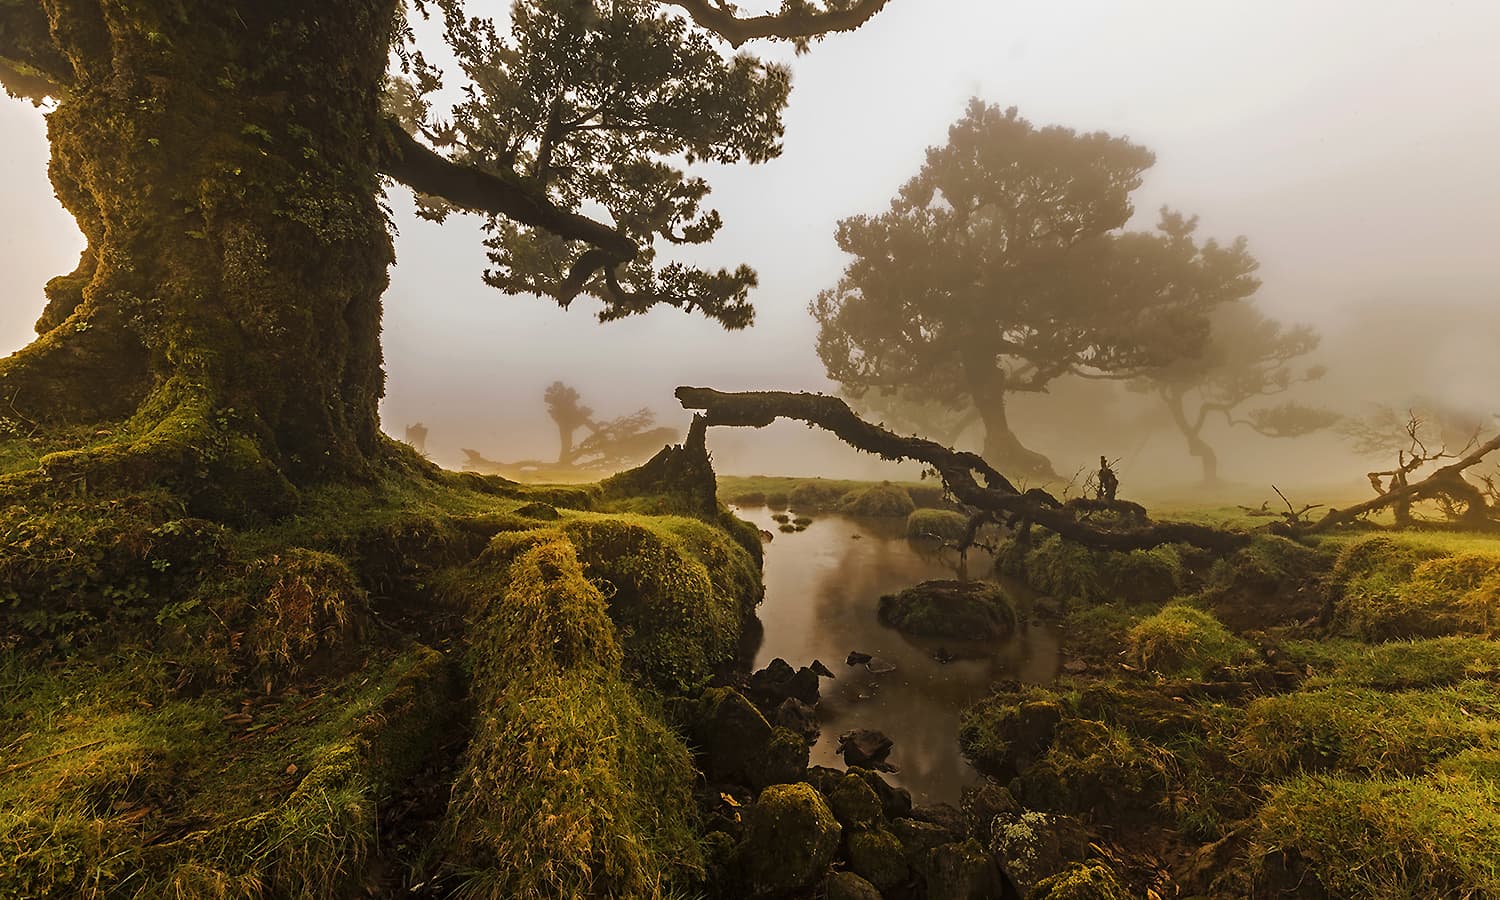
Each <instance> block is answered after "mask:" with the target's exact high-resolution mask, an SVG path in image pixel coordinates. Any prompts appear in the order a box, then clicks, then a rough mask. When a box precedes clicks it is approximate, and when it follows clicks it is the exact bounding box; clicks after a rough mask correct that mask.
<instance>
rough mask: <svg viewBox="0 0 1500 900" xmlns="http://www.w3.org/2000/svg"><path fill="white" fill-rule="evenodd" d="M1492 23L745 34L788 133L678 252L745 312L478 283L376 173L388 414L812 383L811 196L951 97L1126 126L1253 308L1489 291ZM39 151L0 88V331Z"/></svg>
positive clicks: (1051, 20)
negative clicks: (1251, 283)
mask: <svg viewBox="0 0 1500 900" xmlns="http://www.w3.org/2000/svg"><path fill="white" fill-rule="evenodd" d="M1497 46H1500V3H1497V2H1495V0H1462V2H1438V0H1425V2H1416V0H1370V2H1357V0H1299V2H1292V0H1232V2H1231V0H1219V2H1215V0H1109V2H1106V0H1096V2H1083V0H1045V2H1044V0H1031V2H1013V0H892V2H891V4H890V5H889V7H887V9H886V11H885V12H883V13H881V14H880V15H879V16H877V17H876V18H875V20H873V21H872V22H871V23H870V24H869V25H867V26H866V27H864V28H863V29H861V30H860V31H858V32H855V33H853V34H849V35H841V36H838V37H835V38H831V39H829V40H827V41H824V42H823V43H821V44H818V45H816V46H814V48H813V50H812V52H811V53H810V54H808V55H806V56H803V57H800V58H796V59H792V58H791V55H790V53H789V51H787V50H785V49H784V48H780V47H759V48H755V49H757V50H759V51H760V52H763V53H764V54H766V55H770V56H776V57H778V58H786V59H789V60H791V61H792V65H793V68H794V82H793V83H794V89H793V92H792V99H791V106H790V108H789V109H788V110H787V113H786V125H787V134H786V152H785V153H784V155H783V156H782V157H781V158H780V159H778V160H775V161H773V162H771V163H768V164H765V165H761V166H753V167H735V168H723V167H708V168H709V173H708V177H709V179H710V182H711V183H712V184H713V185H714V188H715V191H714V194H713V196H712V197H711V198H710V199H711V201H712V202H713V205H715V206H716V207H717V208H718V209H719V210H720V211H721V212H722V213H723V214H724V218H725V220H726V225H725V228H724V230H723V232H722V233H721V237H720V239H719V240H717V241H716V242H715V244H714V245H712V246H711V247H709V248H704V249H703V250H701V251H700V252H698V253H697V255H696V257H695V258H697V259H698V260H700V261H704V262H709V263H713V264H724V265H733V264H736V263H739V262H742V261H743V262H748V263H750V264H751V265H753V266H754V267H756V268H757V269H758V270H759V272H760V276H761V287H760V289H759V290H758V291H757V292H756V294H755V302H756V306H757V308H758V310H759V314H758V318H757V324H756V326H755V327H754V328H753V329H751V330H750V331H749V332H741V333H733V334H728V333H724V332H723V331H721V330H720V329H718V328H717V327H716V326H714V325H712V324H710V323H708V322H706V321H704V320H701V319H698V318H694V317H690V316H685V315H683V314H681V313H678V312H676V311H674V310H661V311H657V312H654V313H652V314H650V315H648V316H646V317H639V318H636V319H633V320H628V321H624V322H617V323H612V324H609V325H600V324H598V323H597V322H596V321H595V319H594V318H593V315H592V313H593V310H592V309H587V308H585V304H584V302H583V301H580V303H579V304H578V305H576V306H575V307H574V309H573V310H572V311H570V312H566V313H565V312H562V311H560V310H558V309H556V308H555V307H554V306H552V305H551V304H550V303H548V302H546V301H541V300H537V299H535V298H523V297H507V296H503V295H501V294H499V293H498V292H496V291H494V290H493V289H490V288H487V287H485V286H484V285H483V284H482V283H481V282H480V280H479V274H480V272H481V271H482V269H483V267H484V264H485V259H484V255H483V252H482V248H481V245H480V241H479V236H478V228H477V224H476V222H475V221H474V220H464V219H453V220H450V221H449V222H448V223H446V224H445V225H442V226H436V225H432V224H429V223H425V222H421V221H419V220H416V219H415V218H414V217H413V216H411V215H410V213H409V210H410V202H409V198H408V196H407V194H406V193H405V192H404V191H402V190H393V191H392V201H393V205H394V206H395V208H396V210H397V211H398V216H397V218H398V226H399V228H400V235H399V237H398V238H397V240H396V247H397V256H398V264H397V267H396V268H395V270H394V271H393V273H392V285H391V289H390V291H389V293H388V294H387V297H386V313H385V356H386V362H387V371H388V372H389V384H388V396H387V398H386V401H385V404H384V417H385V424H386V428H387V430H388V431H391V432H392V433H394V434H397V435H399V434H400V433H401V430H402V427H403V426H404V425H405V424H407V423H410V422H413V421H416V420H419V419H420V420H423V421H425V422H426V424H427V425H428V427H429V428H430V429H431V436H430V437H429V447H430V449H431V450H433V451H434V455H435V456H436V457H437V458H438V459H439V461H441V462H445V463H448V464H450V465H455V464H457V463H458V462H459V460H460V455H459V453H458V448H459V447H474V448H477V449H480V450H481V451H483V452H485V453H486V455H491V456H496V457H505V458H515V457H520V456H533V455H539V456H546V455H549V454H551V453H553V452H555V443H554V442H555V432H553V431H552V429H551V427H550V424H549V423H548V422H547V420H546V418H545V413H544V411H543V408H542V404H541V392H542V389H543V388H544V387H545V385H546V384H547V383H549V382H550V381H552V380H553V379H557V378H562V379H564V380H567V381H569V382H571V383H572V384H574V385H575V386H576V387H577V388H578V389H579V390H580V392H581V393H582V394H583V395H584V398H585V400H586V401H588V402H589V403H590V405H592V406H593V407H594V409H595V410H596V411H597V412H599V413H600V414H603V415H613V414H618V413H624V412H627V411H629V410H631V409H634V408H637V407H640V406H643V405H646V406H651V407H653V408H655V409H656V410H657V411H658V412H659V413H661V414H663V416H664V418H669V419H674V423H675V422H676V421H680V419H681V417H680V414H678V413H677V412H676V411H675V410H674V407H675V404H674V402H673V401H672V397H671V390H672V388H673V387H674V386H675V385H677V384H682V383H694V384H705V385H712V386H718V387H724V388H754V387H763V388H786V389H817V390H824V389H828V384H827V382H826V381H825V380H824V378H823V376H822V369H821V365H820V364H819V362H818V361H817V358H816V356H815V355H814V353H813V335H814V326H813V323H812V321H811V319H810V318H809V316H808V314H807V311H806V306H807V302H808V300H809V299H810V298H811V297H812V296H813V295H815V294H816V292H817V291H818V290H819V289H820V288H823V287H826V286H829V285H831V284H832V283H833V282H834V281H836V279H837V278H838V275H839V272H840V270H841V269H842V267H843V265H844V260H843V259H842V258H841V255H840V254H839V252H838V250H837V248H836V247H835V246H834V243H833V227H834V223H835V222H836V220H837V219H839V218H840V217H843V216H848V215H852V214H855V213H860V212H878V211H880V210H881V209H882V208H883V207H884V206H885V205H886V204H887V203H888V202H889V199H890V197H891V195H892V193H893V192H894V191H895V190H896V188H897V187H898V186H899V185H900V184H901V183H902V182H903V181H904V180H905V179H907V178H908V177H910V176H911V175H912V174H914V173H915V171H916V169H917V167H918V166H919V165H920V164H921V161H922V157H923V152H924V150H925V148H926V147H927V146H929V145H931V144H934V143H940V142H941V141H943V140H944V139H945V135H946V129H947V126H948V125H949V124H950V123H951V122H952V121H953V120H955V119H956V118H957V117H958V116H959V115H960V114H961V113H962V110H963V107H964V105H965V103H966V101H967V99H968V97H970V96H971V95H977V96H979V97H981V98H983V99H984V100H986V101H989V102H993V103H998V104H1001V105H1007V106H1008V105H1015V106H1017V107H1019V108H1020V111H1021V113H1022V115H1024V116H1026V117H1027V118H1029V119H1031V120H1032V121H1033V122H1034V123H1036V124H1038V125H1043V124H1061V125H1067V126H1070V127H1074V128H1078V129H1082V130H1096V129H1103V130H1107V131H1111V132H1114V133H1118V134H1123V135H1128V136H1129V137H1131V138H1132V139H1134V140H1136V141H1137V142H1140V143H1144V144H1146V145H1147V146H1149V147H1150V148H1151V149H1152V150H1154V151H1155V152H1156V155H1157V164H1156V166H1155V168H1154V169H1152V171H1151V172H1150V173H1149V176H1148V178H1147V181H1146V184H1145V186H1144V187H1143V188H1142V190H1141V191H1139V192H1138V193H1137V195H1136V207H1137V210H1138V213H1139V216H1140V219H1141V221H1140V224H1142V225H1149V224H1151V222H1152V221H1154V217H1155V209H1156V207H1157V206H1159V205H1160V204H1162V203H1168V204H1171V205H1172V206H1174V207H1177V208H1180V209H1183V210H1185V211H1187V212H1191V213H1197V214H1199V215H1200V216H1201V217H1202V223H1203V229H1204V232H1205V233H1206V234H1209V235H1214V236H1219V237H1222V238H1226V239H1227V238H1232V237H1234V236H1236V235H1239V234H1244V235H1246V236H1248V237H1249V239H1250V245H1251V249H1252V251H1253V252H1254V253H1255V254H1256V255H1257V256H1258V257H1259V258H1260V260H1261V262H1262V270H1261V276H1262V278H1263V280H1264V286H1263V288H1262V289H1261V293H1260V301H1261V302H1262V304H1263V305H1264V307H1265V308H1266V309H1267V310H1268V311H1270V312H1271V313H1273V314H1275V315H1278V316H1282V317H1286V318H1290V319H1296V320H1301V321H1309V322H1313V323H1314V324H1317V325H1319V326H1321V327H1323V328H1325V329H1327V330H1329V331H1330V332H1331V333H1333V332H1338V331H1339V330H1340V329H1343V328H1344V327H1345V326H1346V325H1347V324H1348V323H1350V322H1353V321H1357V320H1358V318H1359V316H1360V314H1361V313H1360V310H1361V309H1366V308H1368V307H1369V305H1370V304H1373V303H1376V302H1386V301H1397V302H1402V303H1411V304H1423V305H1424V306H1436V305H1449V306H1451V305H1455V304H1456V305H1458V306H1459V307H1464V306H1470V307H1473V308H1475V309H1480V310H1483V309H1486V308H1487V309H1489V310H1495V309H1500V289H1497V285H1500V253H1497V251H1496V246H1497V242H1500V239H1497V232H1500V227H1497V224H1500V223H1497V219H1500V175H1497V172H1496V160H1500V57H1497V50H1496V47H1497ZM46 153H47V148H46V141H45V136H44V121H43V119H42V116H41V113H40V112H39V111H37V110H35V109H33V108H32V107H31V106H30V105H28V104H25V103H22V102H19V101H9V100H0V208H3V209H4V210H5V213H6V214H5V216H4V218H3V221H0V272H3V273H4V282H3V283H4V286H5V293H4V296H3V300H0V352H5V351H9V350H13V349H15V348H16V347H19V346H21V345H22V344H23V343H24V342H25V341H26V340H28V339H29V336H30V333H31V332H30V329H31V323H32V322H33V321H34V320H35V318H36V316H37V314H38V313H39V312H40V310H41V307H42V295H41V286H42V284H43V283H44V282H45V281H46V279H47V278H49V277H51V276H52V275H55V274H59V273H63V272H66V271H69V270H70V269H71V268H72V267H73V265H74V262H75V258H76V254H77V251H78V249H79V248H80V245H81V239H80V238H79V236H78V234H77V232H76V230H75V229H74V228H73V226H72V222H71V220H70V219H69V217H68V216H67V215H66V214H65V213H64V212H63V211H62V210H61V209H60V208H59V206H58V204H57V201H56V200H55V199H54V198H53V196H52V191H51V187H50V185H49V184H48V183H47V180H46ZM1470 321H1471V322H1477V323H1479V324H1477V325H1471V326H1470V327H1465V328H1461V329H1460V328H1455V329H1451V331H1452V333H1451V335H1449V337H1451V339H1452V341H1453V342H1455V344H1454V346H1456V347H1458V348H1460V349H1466V348H1467V349H1478V350H1479V351H1480V352H1479V353H1477V354H1470V355H1469V356H1468V357H1467V358H1462V354H1460V353H1458V352H1456V351H1452V350H1451V348H1449V349H1448V350H1444V349H1443V348H1437V349H1436V350H1434V351H1432V352H1431V354H1430V357H1424V360H1423V361H1422V365H1421V366H1418V367H1417V370H1419V371H1420V372H1421V373H1423V374H1422V375H1421V378H1423V379H1432V380H1435V379H1440V378H1441V379H1446V380H1448V381H1450V382H1451V381H1455V380H1456V381H1457V382H1461V384H1460V385H1459V387H1458V388H1455V390H1459V391H1460V393H1464V394H1466V395H1467V394H1473V395H1476V396H1485V397H1487V396H1489V395H1490V394H1491V393H1492V388H1493V385H1494V384H1495V383H1496V381H1497V375H1500V372H1497V370H1496V366H1495V363H1494V362H1493V361H1492V360H1493V358H1495V357H1497V356H1500V354H1497V353H1496V352H1495V349H1496V348H1497V347H1500V334H1495V333H1494V332H1493V324H1490V325H1485V324H1484V323H1485V322H1489V323H1494V322H1496V321H1500V317H1496V316H1494V315H1491V316H1489V317H1488V318H1484V317H1482V316H1478V317H1476V318H1475V319H1473V320H1470ZM1445 334H1446V333H1445ZM1445 339H1446V338H1445ZM1382 352H1385V353H1391V352H1396V353H1400V352H1402V351H1401V347H1400V344H1399V342H1397V343H1396V344H1395V349H1394V350H1391V349H1387V350H1386V351H1382ZM1407 362H1410V360H1407ZM1389 368H1390V367H1389V366H1386V365H1384V364H1382V363H1381V362H1380V361H1379V360H1377V361H1376V365H1374V366H1373V367H1372V369H1371V370H1370V371H1368V372H1361V373H1357V377H1356V373H1352V372H1351V373H1348V375H1349V376H1350V377H1349V378H1348V379H1346V382H1345V386H1346V387H1348V389H1350V390H1360V389H1365V390H1368V391H1369V392H1370V393H1371V394H1372V395H1374V396H1371V397H1370V398H1369V399H1381V397H1380V396H1379V395H1380V394H1381V393H1382V391H1385V392H1386V393H1389V391H1390V390H1394V389H1395V388H1394V387H1389V386H1387V387H1382V386H1381V382H1380V378H1381V372H1382V371H1387V370H1389ZM1338 376H1339V373H1337V372H1335V373H1334V374H1333V375H1332V376H1331V379H1333V381H1334V383H1335V384H1338V383H1339V382H1337V378H1338ZM1398 402H1399V401H1398ZM809 440H810V439H807V438H804V437H802V436H801V434H800V433H799V432H798V431H797V430H787V429H782V430H781V431H779V432H775V433H773V434H771V435H767V436H762V437H752V436H748V435H723V436H716V437H715V447H716V448H717V449H718V452H719V454H720V456H721V458H724V459H728V460H731V461H732V462H733V467H734V468H740V469H747V468H757V467H759V468H771V469H780V470H783V471H784V470H787V469H797V468H799V464H802V465H801V466H800V467H801V468H806V465H807V462H808V459H810V457H807V456H804V455H803V453H802V451H801V450H798V452H797V453H796V454H795V455H794V456H793V457H792V458H785V457H784V456H777V455H776V454H775V453H774V452H773V449H771V448H774V447H776V446H779V447H781V448H782V450H785V449H786V448H787V447H797V448H803V447H807V446H813V447H814V449H816V450H818V451H819V452H824V451H827V452H833V451H832V450H831V448H829V447H828V446H827V445H826V443H818V442H816V441H813V442H812V444H809ZM1044 449H1045V448H1044ZM752 451H753V452H755V453H757V454H762V458H763V459H764V460H766V464H765V465H763V466H756V465H755V464H754V463H753V462H750V461H748V456H747V454H749V453H751V452H752ZM809 452H811V451H809ZM772 460H775V461H774V462H772ZM1060 467H1065V466H1060Z"/></svg>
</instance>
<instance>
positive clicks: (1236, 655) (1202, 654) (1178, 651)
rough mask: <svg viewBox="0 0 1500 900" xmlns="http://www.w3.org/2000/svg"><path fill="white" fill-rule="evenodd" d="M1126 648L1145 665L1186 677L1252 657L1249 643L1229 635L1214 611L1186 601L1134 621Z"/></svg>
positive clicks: (1197, 675)
mask: <svg viewBox="0 0 1500 900" xmlns="http://www.w3.org/2000/svg"><path fill="white" fill-rule="evenodd" d="M1126 648H1127V649H1128V650H1129V653H1130V655H1131V657H1132V658H1133V659H1134V660H1135V661H1136V662H1137V664H1139V665H1140V666H1142V667H1144V668H1147V669H1151V670H1153V671H1156V672H1162V673H1166V674H1171V675H1184V676H1187V677H1189V678H1201V677H1203V675H1204V674H1205V673H1207V672H1208V671H1210V670H1212V669H1215V668H1221V667H1225V666H1231V665H1234V664H1236V663H1243V662H1248V661H1249V660H1250V659H1251V658H1253V656H1254V651H1253V649H1252V648H1251V646H1250V645H1249V644H1248V643H1247V642H1246V641H1244V640H1243V639H1241V638H1239V637H1236V636H1235V635H1233V634H1230V633H1229V629H1227V628H1225V627H1224V625H1223V624H1222V623H1221V622H1220V621H1219V620H1218V619H1216V618H1214V616H1213V613H1210V612H1206V611H1204V610H1201V609H1197V608H1196V607H1193V606H1189V605H1188V604H1185V603H1172V604H1169V605H1167V606H1165V607H1163V608H1162V610H1161V611H1160V612H1158V613H1156V614H1155V615H1153V616H1149V617H1147V618H1145V619H1142V620H1141V621H1139V622H1137V623H1136V624H1135V625H1134V626H1133V627H1132V628H1131V629H1130V632H1129V633H1128V635H1127V636H1126Z"/></svg>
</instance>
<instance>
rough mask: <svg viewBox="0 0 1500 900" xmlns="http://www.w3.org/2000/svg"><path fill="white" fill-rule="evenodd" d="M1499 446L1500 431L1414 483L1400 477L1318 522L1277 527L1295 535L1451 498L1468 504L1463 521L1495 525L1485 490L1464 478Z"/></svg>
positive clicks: (1488, 525)
mask: <svg viewBox="0 0 1500 900" xmlns="http://www.w3.org/2000/svg"><path fill="white" fill-rule="evenodd" d="M1495 450H1500V434H1497V435H1495V436H1494V437H1492V438H1490V439H1489V440H1487V441H1485V442H1484V443H1482V444H1477V445H1474V446H1472V447H1471V448H1470V449H1469V450H1468V452H1466V453H1465V454H1464V455H1463V456H1462V457H1460V458H1459V459H1458V460H1457V461H1455V462H1452V463H1449V464H1448V465H1446V466H1443V467H1442V468H1441V469H1438V470H1437V471H1435V472H1433V473H1432V474H1431V475H1429V476H1427V477H1426V478H1423V479H1422V480H1421V481H1415V482H1412V483H1410V484H1407V483H1405V482H1404V480H1402V481H1399V482H1397V483H1395V484H1393V485H1391V486H1390V487H1389V488H1387V489H1386V490H1385V492H1384V493H1382V494H1380V495H1379V496H1376V497H1373V498H1371V499H1369V500H1366V501H1365V502H1364V503H1358V504H1355V505H1354V506H1350V507H1347V508H1345V509H1330V510H1328V512H1327V513H1326V514H1325V515H1324V516H1323V517H1322V518H1321V519H1319V520H1317V521H1316V522H1312V523H1307V524H1303V525H1298V524H1296V523H1287V524H1286V525H1283V526H1279V527H1278V529H1277V530H1279V531H1281V532H1282V533H1284V534H1287V535H1289V536H1292V537H1297V536H1301V535H1306V534H1318V533H1319V532H1323V531H1327V530H1329V529H1330V528H1335V527H1337V526H1339V525H1347V524H1349V523H1351V522H1353V521H1355V520H1356V519H1360V518H1363V517H1364V516H1367V515H1369V514H1370V513H1373V512H1379V511H1380V510H1382V509H1385V508H1386V507H1388V506H1392V507H1396V508H1397V509H1398V510H1401V509H1410V508H1411V505H1412V504H1413V503H1418V502H1420V501H1422V500H1448V501H1454V502H1459V503H1463V504H1465V506H1464V512H1463V515H1462V516H1460V517H1459V518H1458V521H1459V522H1461V523H1463V524H1465V525H1470V526H1473V527H1475V528H1482V527H1494V526H1495V524H1496V523H1495V520H1494V519H1493V518H1492V513H1493V512H1494V510H1493V509H1491V507H1490V505H1489V504H1488V503H1486V502H1485V495H1484V492H1483V491H1481V490H1480V489H1479V488H1478V487H1476V486H1475V485H1473V484H1472V483H1470V482H1469V481H1468V480H1467V479H1465V478H1464V470H1465V469H1467V468H1469V467H1471V466H1475V465H1478V464H1479V463H1481V462H1483V461H1484V458H1485V457H1486V456H1487V455H1489V454H1490V453H1493V452H1494V451H1495ZM1423 455H1425V454H1423ZM1430 459H1431V457H1429V460H1430Z"/></svg>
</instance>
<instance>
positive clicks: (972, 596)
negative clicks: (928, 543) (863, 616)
mask: <svg viewBox="0 0 1500 900" xmlns="http://www.w3.org/2000/svg"><path fill="white" fill-rule="evenodd" d="M880 621H882V622H884V623H885V624H887V625H889V626H891V627H892V628H895V629H896V630H898V631H902V632H905V633H906V634H914V635H918V636H920V637H938V638H948V639H949V640H961V641H967V640H984V639H988V638H1001V637H1006V636H1008V635H1010V634H1011V633H1012V632H1014V631H1015V630H1016V612H1015V610H1014V609H1013V608H1011V605H1010V600H1008V599H1007V598H1006V596H1005V592H1004V591H1002V590H1000V588H998V587H996V586H995V585H993V584H989V583H988V582H983V581H953V580H940V581H924V582H922V583H921V584H918V585H915V586H913V587H909V588H907V589H906V590H903V591H901V592H900V593H896V594H887V595H885V596H884V597H881V598H880Z"/></svg>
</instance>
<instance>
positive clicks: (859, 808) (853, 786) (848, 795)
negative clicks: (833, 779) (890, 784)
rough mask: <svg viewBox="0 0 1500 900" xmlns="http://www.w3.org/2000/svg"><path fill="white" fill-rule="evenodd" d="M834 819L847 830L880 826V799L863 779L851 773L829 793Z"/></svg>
mask: <svg viewBox="0 0 1500 900" xmlns="http://www.w3.org/2000/svg"><path fill="white" fill-rule="evenodd" d="M826 796H827V797H828V806H829V807H830V808H831V809H832V810H833V817H834V818H836V819H838V820H839V824H840V825H842V826H844V827H845V828H846V829H850V830H858V829H865V828H874V827H876V826H877V825H879V824H880V816H881V813H882V809H881V806H880V797H879V796H878V795H876V793H875V791H874V789H873V788H871V787H870V786H869V785H868V784H866V783H865V780H864V779H863V778H860V777H859V776H858V775H855V774H853V773H850V774H848V775H845V776H844V777H843V778H841V779H840V780H839V781H838V782H837V783H835V784H834V785H832V786H831V788H830V789H829V790H828V791H827V793H826Z"/></svg>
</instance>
